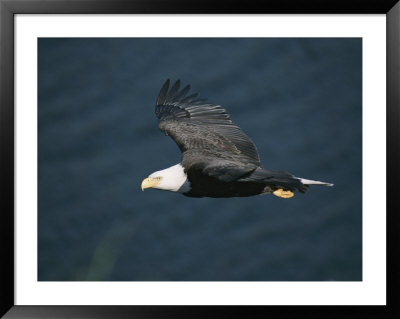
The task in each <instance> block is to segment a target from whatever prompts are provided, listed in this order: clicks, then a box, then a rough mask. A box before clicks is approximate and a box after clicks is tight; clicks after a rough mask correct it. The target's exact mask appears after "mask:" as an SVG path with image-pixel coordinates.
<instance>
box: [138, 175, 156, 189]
mask: <svg viewBox="0 0 400 319" xmlns="http://www.w3.org/2000/svg"><path fill="white" fill-rule="evenodd" d="M159 183H160V180H159V179H158V178H152V177H147V178H145V179H144V180H143V182H142V191H143V190H144V189H145V188H150V187H154V186H157V185H158V184H159Z"/></svg>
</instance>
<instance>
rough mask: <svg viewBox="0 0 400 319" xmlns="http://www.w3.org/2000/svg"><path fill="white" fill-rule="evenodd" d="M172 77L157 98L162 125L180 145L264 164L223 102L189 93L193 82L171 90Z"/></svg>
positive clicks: (245, 161) (188, 148) (185, 149)
mask: <svg viewBox="0 0 400 319" xmlns="http://www.w3.org/2000/svg"><path fill="white" fill-rule="evenodd" d="M169 86H170V80H169V79H168V80H167V81H166V82H165V83H164V85H163V86H162V88H161V90H160V93H159V95H158V97H157V101H156V110H155V113H156V116H157V118H158V127H159V128H160V130H161V131H163V132H164V133H165V134H166V135H169V136H171V137H172V138H173V140H174V141H175V142H176V143H177V144H178V146H179V148H180V150H181V151H182V152H186V151H189V150H204V151H206V152H207V153H208V154H214V156H218V157H221V158H228V159H229V158H235V160H236V161H237V160H240V161H241V162H243V163H249V164H254V165H257V166H261V164H260V159H259V156H258V152H257V149H256V146H255V145H254V143H253V142H252V140H251V139H250V138H249V137H248V136H247V135H246V134H245V133H244V132H243V131H242V130H241V129H240V128H239V127H238V126H237V125H235V124H234V123H233V122H232V120H231V119H230V116H229V114H228V113H227V112H226V111H225V109H224V108H222V107H221V106H220V105H215V104H211V103H208V102H206V101H205V100H204V99H198V97H199V94H198V93H195V94H191V95H189V96H187V94H188V92H189V90H190V85H187V86H185V87H184V88H183V89H182V90H179V89H180V81H179V80H178V81H176V82H175V84H174V85H173V86H172V87H171V89H169Z"/></svg>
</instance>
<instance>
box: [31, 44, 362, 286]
mask: <svg viewBox="0 0 400 319" xmlns="http://www.w3.org/2000/svg"><path fill="white" fill-rule="evenodd" d="M361 44H362V43H361V39H355V38H354V39H352V38H347V39H334V38H330V39H307V38H301V39H300V38H299V39H288V38H286V39H279V38H274V39H272V38H271V39H268V38H266V39H262V38H258V39H244V38H243V39H235V38H231V39H216V38H214V39H201V38H198V39H184V38H181V39H172V38H171V39H157V38H152V39H145V38H142V39H135V38H121V39H102V38H96V39H51V38H42V39H39V50H38V54H39V58H38V61H39V69H38V71H39V88H38V90H39V110H38V119H39V120H38V121H39V123H38V125H39V143H38V145H39V155H38V156H39V164H38V165H39V167H38V174H39V175H38V179H39V181H38V183H39V184H38V185H39V212H38V221H39V232H38V234H39V235H38V236H39V237H38V242H39V246H38V251H39V256H38V257H39V259H38V279H39V280H45V281H53V280H57V281H60V280H61V281H64V280H111V281H118V280H124V281H148V280H157V281H160V280H161V281H164V280H165V281H182V280H190V281H198V280H206V281H216V280H218V281H236V280H245V281H252V280H254V281H327V280H329V281H330V280H335V281H337V280H339V281H344V280H361V279H362V268H361V265H362V260H361V258H362V238H361V236H362V232H361V230H362V205H361V203H362V197H361V195H362V188H361V187H362V148H361V147H362V144H361V143H362V131H361V130H362V99H361V97H362V82H361V79H362V78H361V76H362V74H361V70H362V68H361ZM167 78H171V79H173V80H176V79H178V78H179V79H181V80H182V82H183V84H191V85H192V88H193V90H194V91H198V92H200V93H201V97H204V98H207V99H208V100H209V101H210V102H213V103H216V104H221V105H222V106H224V107H225V108H226V109H227V111H228V112H229V113H230V115H231V117H232V119H233V121H234V122H235V123H236V124H238V125H239V126H240V127H241V128H242V129H243V130H244V131H245V132H246V133H247V134H248V135H249V136H250V137H251V138H252V139H253V141H254V142H255V144H256V145H257V148H258V151H259V154H260V157H261V161H262V163H263V165H264V167H265V168H269V169H274V170H287V171H289V172H291V173H293V174H294V175H296V176H300V177H303V178H308V179H316V180H322V181H326V182H332V183H334V184H335V186H334V187H333V188H328V187H317V186H314V187H310V190H309V191H308V192H307V193H306V194H296V196H294V197H293V198H292V199H288V200H284V199H280V198H277V197H275V196H272V195H265V196H255V197H248V198H224V199H213V198H200V199H198V198H187V197H184V196H182V195H180V194H175V193H170V192H163V191H157V190H146V191H145V192H142V191H141V190H140V183H141V181H142V179H143V178H144V177H146V176H147V175H149V174H150V173H151V172H153V171H156V170H160V169H163V168H166V167H169V166H171V165H174V164H176V163H178V162H179V161H180V151H179V149H178V147H177V146H176V144H175V143H174V142H173V141H172V139H170V138H168V137H165V136H164V135H163V134H162V133H161V132H160V131H159V130H158V128H157V122H156V118H155V115H154V103H155V99H156V97H157V94H158V92H159V89H160V88H161V85H162V84H163V83H164V81H165V80H166V79H167Z"/></svg>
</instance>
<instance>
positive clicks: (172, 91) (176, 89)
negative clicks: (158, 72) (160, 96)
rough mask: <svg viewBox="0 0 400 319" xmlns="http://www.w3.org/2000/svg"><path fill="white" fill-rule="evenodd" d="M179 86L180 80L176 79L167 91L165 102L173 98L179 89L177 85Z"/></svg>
mask: <svg viewBox="0 0 400 319" xmlns="http://www.w3.org/2000/svg"><path fill="white" fill-rule="evenodd" d="M180 86H181V81H180V80H177V81H176V82H175V83H174V85H173V86H172V88H171V90H170V91H169V92H168V95H167V100H166V102H167V103H168V102H172V101H173V100H174V98H175V95H176V93H178V91H179V87H180Z"/></svg>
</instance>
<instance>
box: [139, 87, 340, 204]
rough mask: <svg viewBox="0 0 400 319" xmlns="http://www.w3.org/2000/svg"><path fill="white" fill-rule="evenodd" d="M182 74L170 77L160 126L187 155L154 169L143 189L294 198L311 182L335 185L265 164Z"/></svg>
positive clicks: (160, 101)
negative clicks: (175, 78) (192, 90)
mask: <svg viewBox="0 0 400 319" xmlns="http://www.w3.org/2000/svg"><path fill="white" fill-rule="evenodd" d="M180 84H181V83H180V80H178V81H176V82H175V84H174V85H172V87H171V88H169V87H170V80H169V79H168V80H167V81H166V82H165V83H164V85H163V86H162V88H161V90H160V93H159V94H158V97H157V101H156V108H155V113H156V116H157V118H158V127H159V128H160V130H161V131H163V132H164V133H165V135H168V136H170V137H171V138H172V139H173V140H174V141H175V142H176V144H178V146H179V149H180V150H181V152H182V160H181V162H180V163H179V164H176V165H174V166H172V167H169V168H166V169H163V170H160V171H157V172H154V173H152V174H150V175H149V176H148V177H147V178H145V179H144V180H143V182H142V185H141V187H142V190H144V189H145V188H150V187H151V188H156V189H161V190H167V191H172V192H178V193H182V194H183V195H186V196H190V197H242V196H253V195H260V194H271V193H272V194H273V195H275V196H277V197H281V198H290V197H292V196H293V195H294V192H296V191H297V192H301V193H304V192H305V191H306V190H307V189H308V186H309V185H324V186H333V184H330V183H324V182H319V181H314V180H309V179H304V178H299V177H296V176H294V175H292V174H290V173H288V172H285V171H272V170H268V169H264V168H263V167H262V165H261V162H260V158H259V156H258V152H257V149H256V146H255V145H254V143H253V141H252V140H251V139H250V138H249V137H248V136H247V135H246V134H245V133H244V132H243V131H242V130H241V129H240V127H238V126H237V125H235V124H234V123H233V122H232V120H231V118H230V116H229V114H228V113H227V112H226V110H225V109H224V108H222V107H221V106H220V105H215V104H212V103H208V102H207V101H206V100H204V99H198V97H199V94H198V93H194V94H190V95H188V93H189V91H190V85H187V86H185V87H184V88H183V89H182V90H180Z"/></svg>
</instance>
